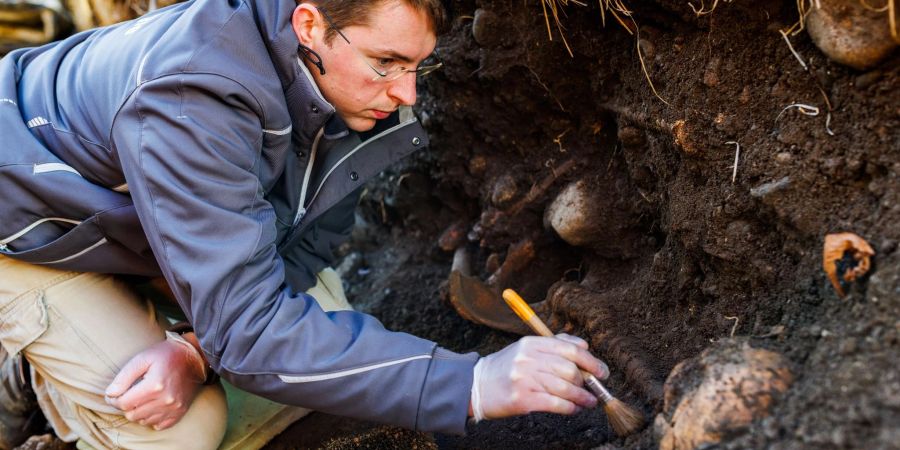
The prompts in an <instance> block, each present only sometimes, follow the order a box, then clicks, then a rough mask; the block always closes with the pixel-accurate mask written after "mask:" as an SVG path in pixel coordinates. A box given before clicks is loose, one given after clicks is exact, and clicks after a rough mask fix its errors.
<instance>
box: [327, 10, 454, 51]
mask: <svg viewBox="0 0 900 450" xmlns="http://www.w3.org/2000/svg"><path fill="white" fill-rule="evenodd" d="M367 19H368V20H367V22H366V23H365V24H364V25H355V26H349V27H347V28H345V29H344V30H343V31H344V33H346V34H352V35H354V36H357V39H356V40H355V41H358V42H359V43H360V45H363V46H365V47H367V48H370V49H373V50H393V51H396V52H398V53H403V54H407V55H410V56H423V55H421V53H422V52H424V54H425V55H427V54H428V53H431V50H432V49H433V48H434V44H435V42H436V41H437V37H436V36H435V32H434V30H433V29H432V26H431V20H430V19H429V18H428V16H427V15H426V13H425V12H424V11H420V10H417V9H415V8H414V7H412V6H411V5H409V4H408V3H406V2H405V1H402V0H387V1H385V2H382V3H381V4H380V5H378V6H376V7H375V8H373V9H372V10H371V12H370V13H369V15H368V17H367ZM351 40H353V38H351Z"/></svg>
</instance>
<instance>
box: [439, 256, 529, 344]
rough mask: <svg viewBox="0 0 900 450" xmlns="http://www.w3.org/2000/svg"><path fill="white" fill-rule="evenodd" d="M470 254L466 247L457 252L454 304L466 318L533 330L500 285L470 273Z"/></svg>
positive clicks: (522, 330)
mask: <svg viewBox="0 0 900 450" xmlns="http://www.w3.org/2000/svg"><path fill="white" fill-rule="evenodd" d="M469 273H470V272H469V257H468V252H467V251H466V250H465V248H464V247H460V248H458V249H457V250H456V253H454V255H453V267H452V269H451V271H450V280H449V281H450V286H449V287H450V303H451V304H452V305H453V308H454V309H456V312H457V313H459V315H460V316H462V317H463V318H464V319H466V320H468V321H471V322H475V323H478V324H481V325H486V326H489V327H491V328H494V329H497V330H501V331H506V332H508V333H515V334H519V335H526V334H531V330H530V329H529V328H528V326H527V325H525V323H523V322H522V321H521V320H520V319H519V318H518V317H517V316H516V314H515V313H514V312H513V311H512V310H511V309H509V307H508V306H506V302H504V301H503V298H502V297H501V296H500V289H499V288H496V289H495V288H492V287H490V286H488V285H487V284H485V283H484V282H482V281H481V280H479V279H477V278H474V277H471V276H469Z"/></svg>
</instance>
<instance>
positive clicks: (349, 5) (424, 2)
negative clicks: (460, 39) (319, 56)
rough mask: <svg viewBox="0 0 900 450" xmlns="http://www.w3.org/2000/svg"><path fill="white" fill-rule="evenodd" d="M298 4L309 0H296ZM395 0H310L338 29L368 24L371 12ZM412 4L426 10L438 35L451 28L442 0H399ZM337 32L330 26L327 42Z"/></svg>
mask: <svg viewBox="0 0 900 450" xmlns="http://www.w3.org/2000/svg"><path fill="white" fill-rule="evenodd" d="M296 1H297V4H298V5H299V4H300V3H305V2H307V0H296ZM388 1H393V0H309V3H313V4H315V5H316V6H318V7H319V8H322V9H324V10H325V11H326V13H327V14H328V17H329V18H330V19H331V22H332V23H333V24H334V28H337V29H338V30H341V29H344V28H346V27H350V26H355V25H356V26H359V25H367V24H368V21H369V14H370V13H371V12H372V10H373V9H375V8H377V7H378V6H381V5H382V4H384V3H387V2H388ZM399 1H401V2H404V3H406V4H407V5H409V6H412V7H413V9H415V10H416V11H420V12H424V13H425V17H427V18H428V19H430V20H431V29H432V30H433V31H434V33H435V34H436V35H440V34H443V33H445V32H446V31H447V30H448V29H449V28H450V18H449V15H448V14H447V11H446V10H445V9H444V5H443V3H442V1H441V0H399ZM336 34H337V33H336V32H335V30H334V29H332V28H330V27H329V28H328V30H327V31H326V32H325V42H326V43H330V42H331V40H332V39H334V36H335V35H336Z"/></svg>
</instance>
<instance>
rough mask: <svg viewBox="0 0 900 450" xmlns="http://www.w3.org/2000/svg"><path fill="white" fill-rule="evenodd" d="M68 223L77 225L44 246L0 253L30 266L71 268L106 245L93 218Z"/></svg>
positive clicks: (104, 238) (1, 251)
mask: <svg viewBox="0 0 900 450" xmlns="http://www.w3.org/2000/svg"><path fill="white" fill-rule="evenodd" d="M70 222H74V223H77V225H76V226H75V227H74V228H72V229H71V230H69V231H67V232H65V233H64V234H62V235H61V236H59V237H58V238H56V239H54V240H52V241H50V242H48V243H46V244H44V245H41V246H39V247H36V248H33V249H29V250H23V251H12V250H8V249H7V250H2V249H0V253H2V254H4V255H7V256H9V257H12V258H15V259H18V260H20V261H25V262H27V263H31V264H45V265H49V266H51V267H61V266H60V265H61V264H63V263H67V264H66V265H65V266H67V267H71V266H72V265H73V264H77V262H78V260H79V258H86V257H87V255H88V253H90V252H92V251H94V250H97V249H98V248H100V247H101V246H103V245H105V244H106V243H107V239H106V237H105V236H104V235H103V233H102V231H101V230H100V228H99V227H98V226H97V224H96V223H95V218H94V217H92V218H91V219H89V220H86V221H83V222H80V223H78V222H77V221H70ZM7 239H9V238H7Z"/></svg>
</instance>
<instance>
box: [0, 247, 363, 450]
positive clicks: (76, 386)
mask: <svg viewBox="0 0 900 450" xmlns="http://www.w3.org/2000/svg"><path fill="white" fill-rule="evenodd" d="M307 293H309V294H310V295H312V296H313V297H315V299H316V300H317V301H318V302H319V304H320V305H321V306H322V308H323V309H325V310H326V311H331V310H339V309H352V308H351V306H350V305H349V303H347V300H346V298H345V297H344V291H343V287H342V286H341V281H340V278H339V277H338V275H337V274H336V273H335V272H334V271H333V270H331V269H326V270H323V271H322V272H320V273H319V280H318V282H317V284H316V286H315V287H314V288H312V289H310V290H309V291H307ZM166 326H167V321H166V320H165V318H164V317H162V316H161V315H158V314H157V313H156V310H155V309H154V307H153V305H152V303H150V301H149V300H147V299H144V298H142V297H140V296H139V295H137V294H136V293H135V292H134V290H133V289H131V288H130V287H129V286H128V285H126V284H125V283H123V282H121V281H120V280H118V279H116V278H115V277H112V276H109V275H103V274H96V273H79V272H64V271H59V270H54V269H49V268H46V267H42V266H37V265H31V264H27V263H22V262H19V261H15V260H12V259H10V258H6V257H2V256H0V343H2V345H3V347H5V348H6V350H7V351H8V352H9V353H10V354H16V353H18V352H23V353H24V355H25V357H26V358H27V359H28V361H29V362H30V363H31V368H32V369H31V376H32V385H33V386H34V389H35V392H36V393H37V396H38V403H40V405H41V409H42V410H43V412H44V414H45V415H46V416H47V419H48V421H49V422H50V424H51V425H52V426H53V429H54V430H55V431H56V434H57V435H58V436H59V437H60V438H61V439H63V440H64V441H69V442H71V441H75V440H77V439H82V440H84V441H85V442H86V443H88V444H90V445H91V446H93V447H95V448H98V449H100V448H128V449H175V448H179V449H181V448H192V449H214V448H216V447H218V445H219V442H220V441H221V440H222V436H223V435H224V433H225V423H226V419H227V411H226V406H225V395H224V393H223V390H222V387H221V386H219V385H214V386H204V387H203V388H202V389H201V391H200V393H199V394H198V395H197V397H196V399H195V400H194V402H193V404H192V405H191V408H190V409H189V410H188V412H187V414H185V416H184V417H183V418H182V419H181V421H180V422H179V423H178V424H176V425H175V426H173V427H171V428H169V429H167V430H163V431H154V430H153V429H152V428H149V427H145V426H142V425H140V424H138V423H134V422H129V421H128V420H127V419H125V417H124V416H123V415H122V412H121V411H119V410H117V409H115V408H113V407H112V406H110V405H108V404H107V403H106V402H105V401H104V396H103V394H104V391H105V390H106V387H107V386H108V385H109V383H110V382H111V381H112V379H113V378H114V377H115V375H116V374H117V373H118V372H119V369H120V368H121V367H123V366H124V364H125V363H126V362H128V360H129V359H131V357H132V356H134V355H135V354H137V353H138V352H140V351H142V350H144V349H146V348H148V347H150V346H151V345H153V344H155V343H156V342H159V341H162V340H164V339H165V328H166Z"/></svg>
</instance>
